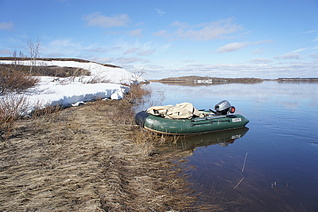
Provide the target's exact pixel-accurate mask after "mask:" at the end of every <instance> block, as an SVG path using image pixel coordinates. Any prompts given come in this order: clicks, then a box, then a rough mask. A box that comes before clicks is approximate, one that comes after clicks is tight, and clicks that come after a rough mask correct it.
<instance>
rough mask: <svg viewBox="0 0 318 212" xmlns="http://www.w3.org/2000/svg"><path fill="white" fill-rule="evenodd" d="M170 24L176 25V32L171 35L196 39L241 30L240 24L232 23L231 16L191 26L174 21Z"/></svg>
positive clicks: (210, 37) (221, 35) (201, 39)
mask: <svg viewBox="0 0 318 212" xmlns="http://www.w3.org/2000/svg"><path fill="white" fill-rule="evenodd" d="M172 26H175V27H177V30H176V32H175V33H174V34H173V35H172V36H174V37H178V38H182V39H190V40H198V41H207V40H213V39H219V38H223V37H224V36H225V35H229V34H232V33H234V32H237V31H239V30H242V27H241V26H240V25H238V24H234V23H232V19H231V18H229V19H224V20H219V21H215V22H209V23H202V24H198V25H193V26H190V25H188V24H187V23H182V22H179V21H176V22H174V23H172Z"/></svg>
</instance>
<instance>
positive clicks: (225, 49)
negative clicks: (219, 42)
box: [216, 40, 272, 53]
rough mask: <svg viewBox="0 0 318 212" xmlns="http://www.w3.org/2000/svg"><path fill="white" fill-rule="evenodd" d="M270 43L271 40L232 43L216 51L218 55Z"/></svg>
mask: <svg viewBox="0 0 318 212" xmlns="http://www.w3.org/2000/svg"><path fill="white" fill-rule="evenodd" d="M271 42H272V41H271V40H263V41H256V42H234V43H229V44H226V45H224V46H221V47H219V48H218V49H217V50H216V51H217V52H219V53H224V52H232V51H237V50H239V49H242V48H244V47H246V46H251V45H257V44H261V43H271Z"/></svg>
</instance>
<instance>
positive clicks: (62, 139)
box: [0, 100, 193, 211]
mask: <svg viewBox="0 0 318 212" xmlns="http://www.w3.org/2000/svg"><path fill="white" fill-rule="evenodd" d="M130 107H131V105H130V104H129V103H127V101H123V100H121V101H111V100H109V101H100V102H96V103H91V104H87V105H84V106H80V107H78V108H69V109H65V110H62V111H59V112H56V113H53V114H48V115H45V116H40V117H37V118H34V119H28V120H20V121H18V122H17V123H16V127H15V130H13V132H12V136H11V137H10V139H9V141H7V142H6V143H5V142H3V141H1V143H0V144H1V148H0V211H169V210H170V211H172V210H177V211H186V210H187V209H189V210H191V209H190V205H191V203H192V202H193V200H192V198H190V197H188V192H187V190H186V187H185V186H186V183H185V181H184V180H183V179H180V178H179V177H177V174H178V170H177V169H176V168H175V167H174V166H173V164H172V163H171V162H170V160H169V159H168V158H165V157H166V156H163V155H157V154H155V155H153V156H149V153H150V152H151V151H152V148H153V147H152V145H151V143H150V144H149V143H143V144H138V145H137V144H136V143H134V142H133V141H132V140H133V139H134V136H133V135H134V134H133V129H134V128H135V127H134V126H133V125H132V124H131V123H132V119H131V114H130Z"/></svg>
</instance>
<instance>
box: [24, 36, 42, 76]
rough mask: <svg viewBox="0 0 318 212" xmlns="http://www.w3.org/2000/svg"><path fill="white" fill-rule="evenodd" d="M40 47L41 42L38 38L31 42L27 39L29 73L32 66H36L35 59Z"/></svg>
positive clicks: (38, 54)
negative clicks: (29, 62) (29, 61)
mask: <svg viewBox="0 0 318 212" xmlns="http://www.w3.org/2000/svg"><path fill="white" fill-rule="evenodd" d="M40 47H41V43H40V41H39V40H37V41H36V42H33V41H32V40H28V41H27V48H28V53H29V57H30V59H31V64H30V74H31V73H32V69H33V67H34V66H36V59H37V58H38V57H39V56H40Z"/></svg>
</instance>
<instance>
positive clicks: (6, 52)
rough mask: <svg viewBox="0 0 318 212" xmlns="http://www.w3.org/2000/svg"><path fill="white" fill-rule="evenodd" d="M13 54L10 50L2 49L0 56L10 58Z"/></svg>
mask: <svg viewBox="0 0 318 212" xmlns="http://www.w3.org/2000/svg"><path fill="white" fill-rule="evenodd" d="M11 54H12V52H11V51H10V50H9V49H0V55H5V56H9V55H11Z"/></svg>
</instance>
